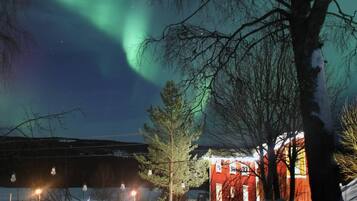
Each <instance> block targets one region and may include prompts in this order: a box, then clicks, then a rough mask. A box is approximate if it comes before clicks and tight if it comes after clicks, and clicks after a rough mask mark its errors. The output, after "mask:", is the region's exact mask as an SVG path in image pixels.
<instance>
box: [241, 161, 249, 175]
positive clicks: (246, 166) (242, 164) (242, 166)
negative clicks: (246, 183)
mask: <svg viewBox="0 0 357 201" xmlns="http://www.w3.org/2000/svg"><path fill="white" fill-rule="evenodd" d="M245 170H247V171H245ZM240 171H241V175H242V176H247V175H249V172H250V170H249V166H248V165H247V164H244V163H241V164H240Z"/></svg>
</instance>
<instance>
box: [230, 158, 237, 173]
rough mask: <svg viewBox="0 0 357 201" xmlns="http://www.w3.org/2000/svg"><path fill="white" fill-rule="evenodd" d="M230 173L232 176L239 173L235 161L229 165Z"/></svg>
mask: <svg viewBox="0 0 357 201" xmlns="http://www.w3.org/2000/svg"><path fill="white" fill-rule="evenodd" d="M229 173H230V174H236V173H237V166H236V163H235V161H231V162H230V163H229Z"/></svg>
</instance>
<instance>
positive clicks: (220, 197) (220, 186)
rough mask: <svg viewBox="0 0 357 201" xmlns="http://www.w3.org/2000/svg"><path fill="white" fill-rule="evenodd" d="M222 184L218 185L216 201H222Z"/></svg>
mask: <svg viewBox="0 0 357 201" xmlns="http://www.w3.org/2000/svg"><path fill="white" fill-rule="evenodd" d="M222 200H223V199H222V184H221V183H216V201H222Z"/></svg>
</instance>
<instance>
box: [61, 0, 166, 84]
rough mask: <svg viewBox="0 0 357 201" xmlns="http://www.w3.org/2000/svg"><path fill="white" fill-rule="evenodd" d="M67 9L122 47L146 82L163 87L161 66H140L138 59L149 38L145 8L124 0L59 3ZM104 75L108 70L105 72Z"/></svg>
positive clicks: (148, 19) (65, 0) (147, 64)
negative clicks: (145, 41)
mask: <svg viewBox="0 0 357 201" xmlns="http://www.w3.org/2000/svg"><path fill="white" fill-rule="evenodd" d="M57 1H58V2H59V3H60V4H61V5H62V6H64V7H65V8H66V9H68V10H70V11H72V12H74V13H78V14H79V15H80V16H82V17H83V18H85V19H87V20H88V21H89V22H90V23H91V24H92V25H94V26H95V27H96V28H97V29H98V30H100V31H102V32H103V33H105V34H107V35H108V36H109V37H111V38H112V39H113V40H114V41H115V42H117V43H118V44H120V45H121V46H122V47H123V49H124V51H125V54H126V59H127V62H128V64H129V66H130V67H131V68H132V69H133V70H134V71H135V72H136V73H138V74H139V75H141V76H142V77H143V78H145V79H146V80H149V81H151V82H153V83H155V84H161V82H162V76H160V77H159V72H160V69H159V65H153V64H150V63H144V62H142V63H140V62H139V60H138V57H137V54H138V50H139V45H140V43H141V42H142V40H143V39H144V38H145V37H146V36H147V33H148V24H149V22H150V13H149V11H148V9H147V7H145V5H142V4H140V3H138V2H139V1H132V3H133V2H135V5H134V4H133V6H135V7H134V8H131V7H130V5H131V4H130V2H131V1H125V0H119V1H117V0H105V1H103V0H97V1H87V0H57ZM141 3H142V2H141ZM102 72H105V70H102Z"/></svg>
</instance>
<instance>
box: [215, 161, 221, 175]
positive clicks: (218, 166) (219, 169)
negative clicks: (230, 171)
mask: <svg viewBox="0 0 357 201" xmlns="http://www.w3.org/2000/svg"><path fill="white" fill-rule="evenodd" d="M216 172H217V173H221V172H222V162H221V161H220V160H219V161H216Z"/></svg>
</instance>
